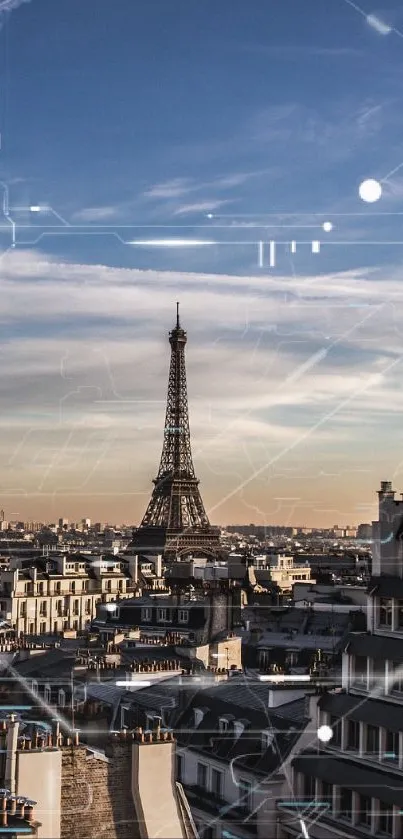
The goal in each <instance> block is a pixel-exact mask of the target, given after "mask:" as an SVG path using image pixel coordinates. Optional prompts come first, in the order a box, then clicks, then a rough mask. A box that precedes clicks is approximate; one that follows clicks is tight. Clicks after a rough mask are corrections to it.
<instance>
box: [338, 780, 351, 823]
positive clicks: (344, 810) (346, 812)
mask: <svg viewBox="0 0 403 839" xmlns="http://www.w3.org/2000/svg"><path fill="white" fill-rule="evenodd" d="M352 813H353V793H352V792H351V789H345V787H341V789H340V810H339V816H340V817H341V818H342V819H348V821H351V819H352Z"/></svg>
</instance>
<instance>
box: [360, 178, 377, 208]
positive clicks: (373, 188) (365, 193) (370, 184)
mask: <svg viewBox="0 0 403 839" xmlns="http://www.w3.org/2000/svg"><path fill="white" fill-rule="evenodd" d="M358 193H359V196H360V198H361V200H362V201H366V202H367V203H368V204H373V203H374V201H379V199H380V197H381V195H382V187H381V185H380V183H379V181H374V180H372V179H371V178H370V179H369V180H367V181H363V182H362V183H361V184H360V186H359V189H358Z"/></svg>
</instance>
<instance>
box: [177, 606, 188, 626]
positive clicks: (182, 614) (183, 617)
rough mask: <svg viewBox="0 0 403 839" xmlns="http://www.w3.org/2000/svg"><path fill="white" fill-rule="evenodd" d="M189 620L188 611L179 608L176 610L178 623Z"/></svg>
mask: <svg viewBox="0 0 403 839" xmlns="http://www.w3.org/2000/svg"><path fill="white" fill-rule="evenodd" d="M188 620H189V612H188V610H187V609H179V611H178V621H179V623H188Z"/></svg>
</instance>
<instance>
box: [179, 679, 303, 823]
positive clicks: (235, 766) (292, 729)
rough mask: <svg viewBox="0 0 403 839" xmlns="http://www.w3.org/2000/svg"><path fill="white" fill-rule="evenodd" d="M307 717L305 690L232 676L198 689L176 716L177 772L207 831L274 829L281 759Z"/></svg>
mask: <svg viewBox="0 0 403 839" xmlns="http://www.w3.org/2000/svg"><path fill="white" fill-rule="evenodd" d="M307 722H308V703H307V701H306V698H305V696H304V695H303V693H302V692H301V691H289V690H277V689H275V688H272V689H271V688H269V687H268V686H267V685H264V684H261V683H259V682H256V681H253V682H248V681H247V680H245V679H244V678H242V677H238V678H236V677H234V678H233V679H231V680H229V681H228V682H222V683H221V684H215V685H211V687H207V688H205V689H203V690H199V691H198V692H197V693H194V694H193V696H192V697H191V699H190V702H189V703H188V704H187V707H186V708H185V709H184V710H183V711H182V713H181V714H180V715H179V716H178V718H177V719H176V722H175V730H176V732H177V735H176V736H177V738H178V749H177V773H178V780H180V781H181V783H182V784H183V786H184V789H185V792H186V796H187V799H188V801H189V805H190V807H191V809H192V813H193V817H194V820H195V823H196V825H197V829H198V831H199V834H200V836H201V837H202V839H229V837H233V839H255V837H258V839H260V837H261V839H263V837H264V839H267V837H272V836H274V835H275V827H276V810H275V802H276V799H277V798H279V797H280V796H281V793H282V789H283V784H284V778H283V775H282V774H281V768H282V763H283V762H284V761H285V760H286V758H287V757H288V755H289V754H290V752H291V750H292V749H293V747H295V745H296V743H297V742H298V741H299V739H300V737H301V735H302V733H303V731H304V729H305V726H306V725H307ZM262 808H264V819H261V818H260V817H259V814H260V811H261V809H262Z"/></svg>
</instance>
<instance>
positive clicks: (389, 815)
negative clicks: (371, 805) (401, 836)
mask: <svg viewBox="0 0 403 839" xmlns="http://www.w3.org/2000/svg"><path fill="white" fill-rule="evenodd" d="M378 812H379V828H378V830H379V833H383V834H384V835H385V836H393V809H392V808H391V807H390V806H389V805H388V804H384V803H383V801H380V802H379V810H378Z"/></svg>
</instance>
